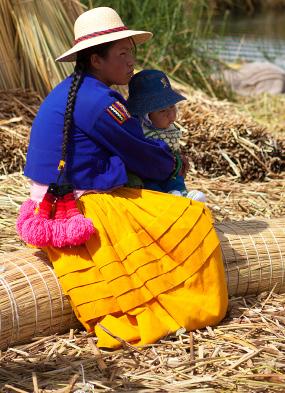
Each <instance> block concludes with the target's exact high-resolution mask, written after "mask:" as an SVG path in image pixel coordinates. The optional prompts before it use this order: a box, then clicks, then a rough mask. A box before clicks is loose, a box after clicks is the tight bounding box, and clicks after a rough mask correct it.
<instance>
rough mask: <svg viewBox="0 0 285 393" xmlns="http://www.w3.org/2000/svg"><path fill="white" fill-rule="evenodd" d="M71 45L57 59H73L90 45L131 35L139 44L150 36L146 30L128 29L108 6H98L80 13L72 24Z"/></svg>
mask: <svg viewBox="0 0 285 393" xmlns="http://www.w3.org/2000/svg"><path fill="white" fill-rule="evenodd" d="M74 36H75V41H74V44H73V47H72V48H71V49H69V50H68V51H67V52H65V53H64V54H63V55H61V56H59V57H58V58H57V59H56V60H57V61H75V60H76V55H77V52H79V51H81V50H83V49H86V48H90V47H91V46H95V45H99V44H103V43H105V42H111V41H116V40H120V39H123V38H128V37H132V38H133V40H134V42H135V43H136V44H141V43H143V42H145V41H147V40H149V39H150V38H151V37H152V33H150V32H148V31H136V30H130V29H129V28H128V27H126V26H125V25H124V23H123V22H122V19H121V18H120V17H119V15H118V14H117V12H116V11H115V10H113V9H112V8H109V7H98V8H93V9H92V10H89V11H86V12H84V13H83V14H81V15H80V16H79V17H78V18H77V19H76V21H75V24H74Z"/></svg>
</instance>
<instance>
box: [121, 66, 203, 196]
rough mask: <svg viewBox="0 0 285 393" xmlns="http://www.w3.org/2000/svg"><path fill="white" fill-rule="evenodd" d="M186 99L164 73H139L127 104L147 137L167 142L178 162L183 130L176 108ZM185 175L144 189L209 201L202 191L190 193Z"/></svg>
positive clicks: (149, 182) (148, 185) (132, 81)
mask: <svg viewBox="0 0 285 393" xmlns="http://www.w3.org/2000/svg"><path fill="white" fill-rule="evenodd" d="M182 100H185V97H183V96H182V95H181V94H178V93H176V92H175V91H174V90H172V88H171V85H170V82H169V80H168V78H167V76H166V75H165V74H164V73H163V72H162V71H158V70H143V71H141V72H139V73H137V74H135V75H134V76H133V77H132V79H131V81H130V83H129V98H128V100H127V105H128V109H129V111H130V113H131V114H132V116H135V117H138V118H139V120H140V122H141V124H142V128H143V130H144V134H145V136H146V137H148V138H152V139H161V140H163V141H164V142H166V143H167V144H168V146H169V147H170V148H171V150H172V151H173V153H174V154H175V155H176V156H177V157H178V159H181V154H180V145H179V141H180V138H181V130H180V129H179V128H178V127H177V126H176V125H175V124H174V122H175V120H176V106H175V105H176V104H177V103H178V102H179V101H182ZM181 161H182V160H181ZM182 172H183V171H181V173H178V174H177V175H176V176H174V177H172V178H170V179H169V180H166V181H163V182H154V181H144V188H147V189H150V190H155V191H161V192H168V193H171V194H175V195H180V196H186V197H188V198H191V199H195V200H198V201H201V202H206V197H205V195H204V194H203V193H202V192H201V191H196V190H193V191H187V189H186V185H185V181H184V176H183V175H182Z"/></svg>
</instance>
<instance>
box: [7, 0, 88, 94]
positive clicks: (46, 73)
mask: <svg viewBox="0 0 285 393" xmlns="http://www.w3.org/2000/svg"><path fill="white" fill-rule="evenodd" d="M2 3H3V4H2ZM82 12H83V6H82V5H81V4H80V2H79V1H77V0H64V1H58V0H44V1H40V0H30V1H26V0H3V1H2V2H1V7H0V22H1V21H2V26H4V28H2V29H1V35H0V46H1V48H2V49H3V50H2V55H3V57H2V58H3V60H2V62H1V68H0V88H1V89H6V88H13V87H17V88H19V87H22V88H29V89H32V90H35V91H37V92H38V93H39V94H40V95H41V96H42V97H44V96H45V95H46V94H47V93H48V92H49V91H50V90H51V89H52V88H53V87H54V86H55V85H57V84H58V83H59V82H60V81H61V80H62V79H63V78H64V77H65V76H66V75H68V74H69V73H71V72H72V71H73V67H72V65H71V64H68V63H61V64H56V63H55V61H54V59H55V58H56V57H57V56H59V55H60V54H62V53H63V52H64V51H65V50H66V48H68V47H70V45H71V43H72V41H73V22H74V20H75V19H76V17H77V16H78V15H80V14H81V13H82ZM14 37H16V40H15V41H13V40H14ZM15 59H17V63H16V64H15Z"/></svg>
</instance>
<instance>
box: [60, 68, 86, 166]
mask: <svg viewBox="0 0 285 393" xmlns="http://www.w3.org/2000/svg"><path fill="white" fill-rule="evenodd" d="M83 70H84V66H83V64H82V63H77V64H76V66H75V68H74V73H73V80H72V83H71V86H70V88H69V92H68V98H67V104H66V109H65V114H64V125H63V143H62V152H61V160H62V161H64V162H65V161H66V156H67V146H68V142H69V137H70V131H71V127H72V123H73V111H74V106H75V100H76V93H77V91H78V89H79V87H80V84H81V82H82V78H83Z"/></svg>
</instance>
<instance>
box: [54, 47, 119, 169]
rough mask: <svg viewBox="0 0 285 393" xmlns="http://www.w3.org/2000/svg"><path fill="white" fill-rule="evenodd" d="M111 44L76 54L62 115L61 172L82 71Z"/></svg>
mask: <svg viewBox="0 0 285 393" xmlns="http://www.w3.org/2000/svg"><path fill="white" fill-rule="evenodd" d="M113 44H114V42H109V43H104V44H101V45H97V46H94V47H91V48H87V49H84V50H82V51H80V52H78V55H77V60H76V65H75V68H74V72H73V75H72V76H73V80H72V83H71V85H70V88H69V91H68V97H67V104H66V108H65V113H64V124H63V143H62V153H61V163H63V166H62V170H63V169H64V165H65V161H66V157H67V146H68V142H69V138H70V132H71V129H72V123H73V111H74V106H75V101H76V95H77V92H78V90H79V87H80V85H81V83H82V81H83V78H84V71H86V70H88V69H89V68H90V57H91V55H92V54H95V53H96V54H97V55H98V56H100V57H103V58H105V57H106V56H107V54H108V51H109V49H110V47H111V46H112V45H113Z"/></svg>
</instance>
